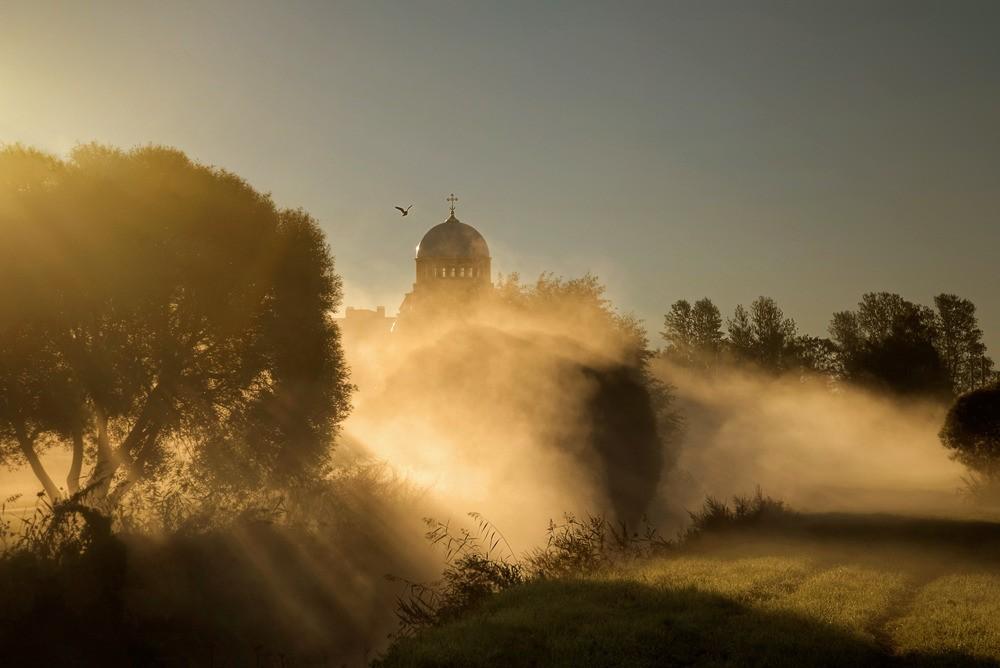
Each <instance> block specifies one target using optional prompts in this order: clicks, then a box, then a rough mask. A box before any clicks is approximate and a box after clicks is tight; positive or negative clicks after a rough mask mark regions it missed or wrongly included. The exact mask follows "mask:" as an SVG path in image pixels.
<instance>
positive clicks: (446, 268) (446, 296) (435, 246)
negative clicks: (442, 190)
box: [338, 194, 492, 345]
mask: <svg viewBox="0 0 1000 668" xmlns="http://www.w3.org/2000/svg"><path fill="white" fill-rule="evenodd" d="M447 201H448V203H449V211H450V215H449V216H448V219H447V220H445V221H444V222H443V223H439V224H437V225H435V226H434V227H432V228H431V229H429V230H428V231H427V233H426V234H424V236H423V238H422V239H421V240H420V244H419V245H418V246H417V251H416V258H415V264H416V275H415V278H414V282H413V289H412V290H411V291H410V292H408V293H406V295H405V296H404V297H403V303H402V304H401V305H400V307H399V316H398V317H396V318H393V317H391V316H386V315H385V308H384V307H381V306H380V307H378V309H377V310H375V311H372V310H368V309H358V308H353V307H348V308H347V309H346V310H345V314H344V317H343V318H342V319H339V320H338V324H339V325H340V328H341V332H343V335H344V340H345V344H346V345H350V343H351V342H352V341H357V340H360V339H365V340H369V341H371V340H372V339H377V338H379V337H382V336H388V335H389V334H390V333H391V332H392V331H394V330H395V329H396V328H397V327H398V326H403V327H406V326H410V325H412V324H414V323H416V322H419V320H420V319H421V318H423V317H432V316H433V315H435V314H441V312H442V310H447V311H450V312H452V313H457V312H459V309H461V308H462V304H463V302H468V300H470V299H473V298H475V296H476V294H477V293H478V292H480V291H482V290H484V289H488V288H490V287H491V286H492V283H491V281H490V276H491V267H490V249H489V246H488V245H487V244H486V239H484V238H483V235H482V234H480V233H479V230H477V229H476V228H474V227H472V226H471V225H467V224H465V223H463V222H462V221H460V220H459V219H458V218H457V217H456V216H455V203H456V202H457V201H458V198H457V197H455V195H454V194H452V195H451V196H449V197H448V198H447Z"/></svg>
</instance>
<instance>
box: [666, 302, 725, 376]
mask: <svg viewBox="0 0 1000 668" xmlns="http://www.w3.org/2000/svg"><path fill="white" fill-rule="evenodd" d="M660 335H661V336H662V337H663V339H664V340H665V341H666V342H667V347H666V350H665V351H664V352H665V354H666V355H667V357H668V358H670V359H672V360H673V361H675V362H677V363H679V364H684V365H686V366H701V367H703V368H711V367H713V366H714V365H715V363H716V361H717V360H718V357H719V353H720V352H721V350H722V344H723V334H722V315H721V314H720V313H719V308H718V307H717V306H716V305H715V304H713V303H712V300H710V299H709V298H707V297H703V298H702V299H699V300H698V301H696V302H695V303H694V307H692V306H691V304H690V303H689V302H688V301H687V300H685V299H681V300H678V301H676V302H674V303H673V304H672V305H671V306H670V312H668V313H667V314H666V315H665V316H664V317H663V331H662V332H661V333H660Z"/></svg>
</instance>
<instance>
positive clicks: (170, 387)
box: [0, 145, 349, 504]
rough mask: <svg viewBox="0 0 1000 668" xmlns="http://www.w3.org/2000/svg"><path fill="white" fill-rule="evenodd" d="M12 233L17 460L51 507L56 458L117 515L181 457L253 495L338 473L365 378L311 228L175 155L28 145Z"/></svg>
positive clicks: (5, 253)
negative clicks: (356, 387)
mask: <svg viewBox="0 0 1000 668" xmlns="http://www.w3.org/2000/svg"><path fill="white" fill-rule="evenodd" d="M0 235H2V236H0V255H2V257H0V374H2V377H0V385H2V387H3V390H4V398H3V402H2V405H0V420H2V426H0V457H2V458H3V459H5V460H7V461H8V462H11V463H14V462H16V461H18V460H23V461H27V463H29V464H30V465H31V466H32V469H33V470H35V472H36V474H38V477H39V479H40V480H41V482H42V483H43V485H44V486H45V488H46V491H47V492H48V493H49V494H50V495H51V496H53V497H57V496H59V494H60V492H59V491H58V489H57V488H56V487H55V485H54V483H53V482H52V480H51V477H50V476H49V474H48V473H47V472H45V471H44V468H43V467H42V464H41V462H40V461H39V457H38V456H39V453H40V452H41V450H42V449H43V448H45V447H50V446H61V447H67V448H70V449H71V450H72V451H73V458H72V461H73V465H72V469H71V471H70V476H69V479H68V480H67V486H66V489H67V490H68V491H70V492H73V491H75V490H76V489H78V488H79V487H80V486H81V480H82V475H83V474H82V469H83V465H84V464H85V463H86V464H87V465H88V471H87V477H86V481H85V483H86V485H87V486H88V489H89V490H90V491H91V494H92V496H91V497H90V498H92V499H99V500H101V501H102V502H104V503H107V504H113V503H115V502H117V501H118V500H120V498H121V497H122V496H123V495H124V494H125V493H127V492H128V491H129V489H131V487H132V486H133V485H134V484H135V483H137V482H138V481H140V480H143V479H144V478H148V477H150V476H153V475H156V474H157V473H158V472H161V471H163V470H164V469H165V467H167V466H169V465H170V464H171V463H172V462H174V461H176V460H177V459H178V458H181V457H184V458H187V459H188V461H197V462H199V463H201V464H202V465H203V467H204V471H205V472H206V473H209V472H211V473H214V474H216V475H217V476H219V479H220V481H221V480H223V479H225V478H226V476H230V475H233V474H234V473H235V472H237V471H238V472H239V473H240V475H241V476H244V477H246V476H251V479H252V480H253V482H254V484H261V483H286V482H288V481H289V480H291V479H294V478H296V477H298V476H302V475H307V474H309V473H313V472H315V471H316V470H317V469H318V468H319V467H321V466H322V465H323V463H324V460H325V455H326V452H327V451H328V447H329V444H330V442H331V438H332V436H333V434H334V431H335V429H336V426H337V424H338V423H339V421H340V420H341V419H342V418H343V417H344V416H345V414H346V412H347V410H348V401H349V384H348V381H347V370H346V368H345V366H344V364H343V357H342V354H341V350H340V343H339V336H338V332H337V329H336V326H335V325H334V323H333V322H332V320H331V317H330V315H331V313H332V311H333V309H335V308H336V306H337V305H338V303H339V299H340V295H341V284H340V279H339V277H338V276H337V275H336V274H335V273H334V271H333V261H332V258H331V256H330V253H329V250H328V248H327V247H326V245H325V242H324V240H323V236H322V233H321V232H320V231H319V229H318V227H317V225H316V223H315V222H314V221H313V220H312V219H311V218H310V217H309V216H308V215H307V214H305V213H304V212H302V211H287V210H279V209H277V208H276V207H275V205H274V203H273V202H272V201H271V199H270V198H269V197H268V196H266V195H261V194H259V193H257V192H255V191H254V190H253V189H252V188H251V187H250V186H249V185H247V184H246V182H244V181H243V180H242V179H240V178H238V177H237V176H235V175H233V174H230V173H228V172H225V171H222V170H219V169H213V168H209V167H205V166H202V165H198V164H196V163H193V162H191V161H190V160H188V158H187V157H186V156H184V154H182V153H180V152H179V151H176V150H172V149H166V148H159V147H147V148H142V149H136V150H133V151H129V152H123V151H119V150H115V149H111V148H107V147H102V146H95V145H90V146H83V147H80V148H78V149H76V150H75V151H74V152H73V153H72V155H71V156H70V158H69V160H67V161H65V162H63V161H60V160H58V159H56V158H54V157H52V156H48V155H44V154H42V153H39V152H36V151H31V150H27V149H24V148H21V147H16V146H15V147H8V148H6V149H3V150H2V151H0ZM181 445H183V447H181ZM236 458H238V459H239V462H238V463H239V466H238V467H232V466H229V464H232V463H233V462H234V460H235V459H236Z"/></svg>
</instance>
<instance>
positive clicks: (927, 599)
mask: <svg viewBox="0 0 1000 668" xmlns="http://www.w3.org/2000/svg"><path fill="white" fill-rule="evenodd" d="M692 517H693V518H694V520H695V522H696V525H697V529H696V530H694V531H692V532H691V533H689V534H688V535H687V536H686V537H685V538H684V539H683V540H681V541H679V542H677V543H674V544H667V543H665V542H664V541H660V540H658V539H657V540H656V541H654V542H653V543H651V544H647V546H646V547H648V546H649V545H652V546H653V547H654V549H653V550H652V551H649V550H648V549H646V548H645V547H644V548H642V549H640V552H641V553H642V554H643V556H642V558H639V559H635V560H631V559H624V560H620V559H617V558H614V557H610V558H605V557H596V558H594V557H591V556H590V555H595V554H602V551H601V550H596V549H595V548H596V546H599V545H602V544H603V545H608V543H607V542H602V539H601V538H598V536H601V535H607V534H606V532H605V531H604V529H602V528H601V522H600V520H597V519H595V518H590V520H589V521H583V522H574V523H571V524H570V525H569V528H568V531H569V533H570V534H571V536H572V538H571V539H570V540H569V541H568V544H569V545H571V546H572V547H570V548H569V549H568V551H567V553H568V554H579V555H583V556H582V558H577V557H573V558H570V559H569V560H568V562H566V563H567V565H570V566H572V567H568V568H557V569H555V570H554V571H552V570H549V571H547V573H548V575H543V576H538V577H530V576H529V575H528V574H529V573H530V572H531V571H530V569H528V568H522V569H521V570H520V571H519V577H518V581H516V582H510V583H508V584H507V585H506V586H503V587H498V588H496V589H495V590H494V591H493V592H492V593H488V594H486V593H484V594H483V595H482V596H480V597H478V598H477V599H476V601H475V602H471V601H470V602H469V604H468V605H467V606H465V607H463V608H462V611H461V614H452V615H449V616H447V617H440V618H436V619H428V620H425V621H426V624H421V625H419V627H411V628H410V629H408V631H409V632H408V633H405V634H402V636H401V637H398V638H397V640H396V642H395V643H394V644H393V646H392V647H391V648H390V649H389V651H388V652H387V654H386V656H385V657H383V658H382V659H381V660H380V661H377V662H376V665H384V666H431V665H435V666H439V665H456V666H457V665H462V666H465V665H472V666H478V665H481V666H489V665H497V664H502V665H514V666H530V665H557V666H559V665H566V666H574V665H598V666H619V665H632V666H660V665H675V664H676V665H720V666H743V665H762V666H765V665H766V666H840V665H902V666H910V665H912V666H945V665H961V666H989V665H996V663H997V661H998V660H1000V645H998V643H997V642H996V636H995V627H996V617H995V609H996V603H995V598H994V597H995V596H996V595H997V593H1000V577H998V576H996V574H995V566H996V563H997V560H998V559H1000V552H997V550H996V548H997V546H1000V525H998V524H996V523H990V522H960V521H953V520H926V519H917V518H906V517H893V516H885V515H867V516H860V515H838V514H825V515H811V514H805V513H793V512H791V511H789V510H788V509H787V508H786V507H785V506H784V505H783V504H782V503H781V502H780V501H776V500H774V499H771V498H769V497H766V496H765V495H763V494H762V493H761V492H760V491H759V490H758V492H757V493H756V494H755V495H754V496H751V497H739V498H737V499H734V503H733V505H732V506H731V507H730V506H728V505H727V504H722V503H719V502H717V501H713V500H711V499H709V500H707V501H706V504H705V506H704V507H703V508H702V509H701V510H700V511H698V512H695V513H692ZM488 540H489V539H488V538H487V541H488ZM611 544H612V545H614V541H612V542H611ZM616 553H617V547H613V548H612V549H611V550H608V551H607V554H608V555H614V554H616ZM556 554H559V551H557V552H556ZM529 562H530V560H529ZM553 573H554V576H553Z"/></svg>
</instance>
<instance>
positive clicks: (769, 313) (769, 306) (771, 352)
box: [727, 297, 798, 372]
mask: <svg viewBox="0 0 1000 668" xmlns="http://www.w3.org/2000/svg"><path fill="white" fill-rule="evenodd" d="M727 329H728V331H729V349H730V351H731V352H732V353H733V355H734V356H735V357H736V358H737V359H739V360H743V361H748V362H751V363H753V364H755V365H757V366H758V367H760V368H762V369H766V370H769V371H774V372H781V371H786V370H788V369H791V368H793V367H794V366H796V364H797V360H798V358H797V356H796V347H795V346H796V326H795V321H794V320H792V319H791V318H786V317H785V314H784V313H783V312H782V310H781V309H780V308H779V307H778V304H777V303H776V302H775V301H774V300H773V299H772V298H770V297H758V298H757V299H755V300H754V302H753V303H752V304H751V305H750V310H749V312H748V311H747V310H746V309H745V308H743V305H742V304H740V305H737V307H736V310H735V312H734V313H733V317H732V318H730V319H729V320H728V321H727Z"/></svg>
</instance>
